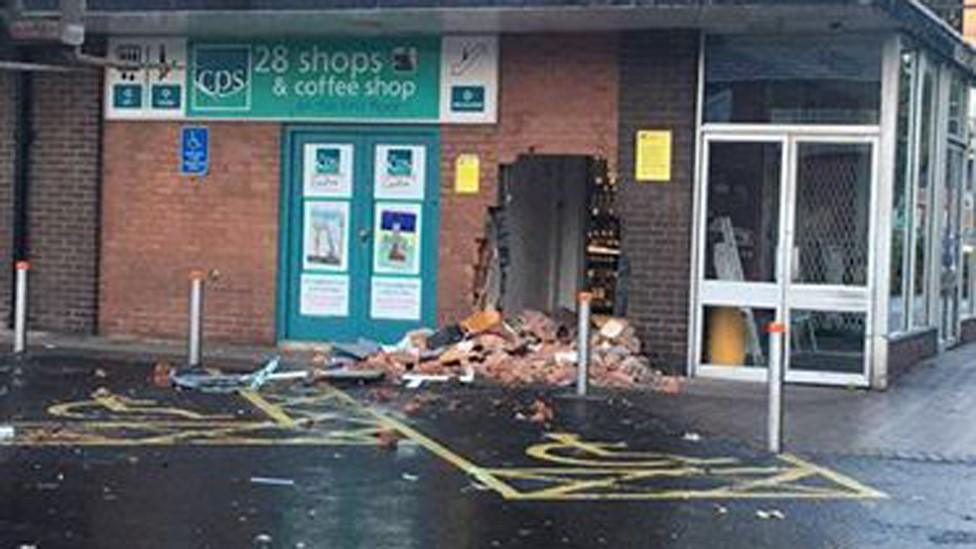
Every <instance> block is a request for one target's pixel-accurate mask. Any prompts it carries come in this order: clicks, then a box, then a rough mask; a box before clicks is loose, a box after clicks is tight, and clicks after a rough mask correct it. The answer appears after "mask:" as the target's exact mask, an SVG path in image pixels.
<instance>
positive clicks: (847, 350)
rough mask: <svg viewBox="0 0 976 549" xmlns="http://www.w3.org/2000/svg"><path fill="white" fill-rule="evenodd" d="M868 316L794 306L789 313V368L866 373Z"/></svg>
mask: <svg viewBox="0 0 976 549" xmlns="http://www.w3.org/2000/svg"><path fill="white" fill-rule="evenodd" d="M866 321H867V315H865V314H864V313H844V312H833V311H810V310H802V309H793V310H792V311H791V312H790V331H789V333H790V369H791V370H808V371H813V372H818V371H819V372H832V373H846V374H860V373H862V372H864V339H865V336H866V334H867V331H866V329H865V327H866V326H867V322H866Z"/></svg>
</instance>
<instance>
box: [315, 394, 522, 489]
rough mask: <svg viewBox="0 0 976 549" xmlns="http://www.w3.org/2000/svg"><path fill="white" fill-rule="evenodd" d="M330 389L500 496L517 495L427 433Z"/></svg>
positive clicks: (509, 487) (482, 469) (507, 486)
mask: <svg viewBox="0 0 976 549" xmlns="http://www.w3.org/2000/svg"><path fill="white" fill-rule="evenodd" d="M331 390H333V391H335V392H336V396H338V397H339V398H340V399H342V400H344V401H345V402H347V403H349V404H351V405H353V406H355V407H357V408H359V409H361V410H362V411H364V412H366V413H367V414H370V415H371V416H373V417H374V418H376V420H377V421H378V422H380V423H381V424H382V425H383V426H385V427H387V428H389V429H391V430H394V431H397V432H399V433H401V434H403V436H405V437H407V438H409V439H411V440H413V441H414V442H416V443H417V444H419V445H421V446H423V447H424V448H426V449H427V450H429V451H430V452H432V453H433V454H434V455H436V456H437V457H439V458H441V459H443V460H444V461H446V462H448V463H450V464H451V465H454V466H455V467H457V468H458V469H461V470H462V471H464V472H465V473H467V474H468V475H470V476H472V477H474V478H475V479H477V480H478V481H479V482H481V483H482V484H484V485H485V486H488V487H491V488H493V489H494V490H495V491H496V492H498V493H499V494H501V495H502V497H504V498H506V499H514V498H516V497H517V496H518V492H517V491H516V490H515V489H514V488H512V487H511V486H509V485H507V484H505V483H504V482H501V481H500V480H498V479H497V478H495V477H494V476H493V475H491V474H490V473H488V472H487V471H486V470H485V469H484V468H482V467H479V466H477V465H475V464H474V463H472V462H470V461H468V460H467V459H465V458H463V457H461V456H459V455H458V454H456V453H454V452H452V451H451V450H449V449H448V448H447V447H446V446H444V445H443V444H441V443H439V442H437V441H436V440H434V439H432V438H430V437H428V436H427V435H425V434H423V433H421V432H420V431H417V430H416V429H414V428H413V427H410V426H409V425H407V424H405V423H403V422H402V421H399V420H397V419H394V418H392V417H390V416H388V415H386V414H383V413H382V412H379V411H378V410H375V409H373V408H372V407H371V406H365V405H363V404H362V403H360V402H359V401H358V400H356V399H354V398H353V397H351V396H349V395H347V394H346V393H344V392H342V391H340V390H339V389H336V388H335V387H331Z"/></svg>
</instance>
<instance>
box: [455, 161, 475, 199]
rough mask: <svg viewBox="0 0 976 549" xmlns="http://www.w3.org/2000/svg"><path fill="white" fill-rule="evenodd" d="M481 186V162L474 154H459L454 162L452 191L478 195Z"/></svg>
mask: <svg viewBox="0 0 976 549" xmlns="http://www.w3.org/2000/svg"><path fill="white" fill-rule="evenodd" d="M480 186H481V161H480V160H479V159H478V155H476V154H460V155H458V157H457V159H456V160H455V161H454V191H455V192H456V193H458V194H478V189H479V187H480Z"/></svg>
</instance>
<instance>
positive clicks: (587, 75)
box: [437, 34, 618, 322]
mask: <svg viewBox="0 0 976 549" xmlns="http://www.w3.org/2000/svg"><path fill="white" fill-rule="evenodd" d="M617 72H618V71H617V37H616V35H613V34H572V35H569V34H568V35H510V36H503V37H502V39H501V76H500V84H501V89H500V102H499V123H498V124H497V126H444V127H443V128H442V133H441V147H442V151H441V161H442V166H441V174H442V178H443V179H442V195H441V235H440V265H439V267H438V269H439V271H438V284H437V286H438V318H439V320H440V321H442V322H444V321H448V320H452V319H457V318H461V317H464V316H465V315H467V314H469V313H470V311H471V301H470V297H471V290H472V285H473V281H474V265H475V262H476V259H477V258H476V255H477V244H476V239H477V238H478V237H480V236H482V235H483V233H484V229H483V228H484V221H485V211H486V208H487V207H488V206H489V205H491V204H494V203H495V202H496V198H497V192H498V190H497V189H498V188H497V182H498V165H499V164H503V163H510V162H512V161H514V160H515V158H516V157H517V156H518V155H519V154H523V153H532V152H534V153H538V154H581V155H589V156H604V157H607V158H608V159H609V160H610V162H611V165H612V164H614V163H615V162H616V156H617V153H616V151H617ZM464 153H476V154H478V155H479V156H480V157H481V191H480V192H479V193H478V194H477V195H456V194H454V190H453V185H454V159H455V158H456V157H457V155H458V154H464Z"/></svg>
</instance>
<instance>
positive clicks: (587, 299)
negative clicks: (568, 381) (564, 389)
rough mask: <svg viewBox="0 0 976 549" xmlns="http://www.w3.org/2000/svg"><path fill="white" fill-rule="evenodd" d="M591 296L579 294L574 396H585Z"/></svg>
mask: <svg viewBox="0 0 976 549" xmlns="http://www.w3.org/2000/svg"><path fill="white" fill-rule="evenodd" d="M592 302H593V294H591V293H589V292H580V293H579V325H578V326H577V332H578V334H577V335H578V338H577V343H576V396H586V388H587V384H588V382H589V375H590V306H591V305H592Z"/></svg>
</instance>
